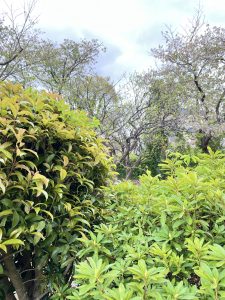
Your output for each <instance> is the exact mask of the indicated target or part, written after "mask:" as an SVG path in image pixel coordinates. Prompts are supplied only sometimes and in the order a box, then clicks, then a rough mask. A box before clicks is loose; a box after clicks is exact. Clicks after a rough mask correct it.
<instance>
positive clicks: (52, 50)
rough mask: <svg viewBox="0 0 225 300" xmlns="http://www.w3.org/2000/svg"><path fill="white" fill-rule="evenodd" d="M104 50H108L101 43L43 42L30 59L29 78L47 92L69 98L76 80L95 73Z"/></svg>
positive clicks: (31, 52)
mask: <svg viewBox="0 0 225 300" xmlns="http://www.w3.org/2000/svg"><path fill="white" fill-rule="evenodd" d="M101 51H104V47H103V46H102V44H101V43H100V42H99V41H98V40H91V41H87V40H82V41H80V42H75V41H73V40H69V39H64V41H63V42H62V43H56V42H52V41H50V40H39V41H38V42H37V43H36V44H35V45H34V47H33V48H31V49H30V51H28V53H27V56H26V59H27V61H28V65H30V68H29V69H28V75H29V76H30V77H32V78H33V79H34V84H36V85H37V84H38V85H39V86H41V87H42V88H44V89H46V90H48V91H51V92H53V93H58V94H59V95H63V94H65V95H66V94H67V95H68V91H69V90H70V89H73V83H74V80H75V79H77V78H78V80H79V79H80V78H81V77H83V76H85V75H87V74H89V73H90V72H91V69H92V67H93V64H94V63H95V62H96V58H97V56H98V55H99V53H100V52H101ZM31 83H32V82H31ZM68 96H69V95H68ZM67 100H69V99H67Z"/></svg>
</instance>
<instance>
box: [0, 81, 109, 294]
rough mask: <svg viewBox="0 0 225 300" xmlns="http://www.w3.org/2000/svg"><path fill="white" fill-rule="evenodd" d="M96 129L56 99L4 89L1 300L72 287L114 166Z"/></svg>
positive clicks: (0, 89)
mask: <svg viewBox="0 0 225 300" xmlns="http://www.w3.org/2000/svg"><path fill="white" fill-rule="evenodd" d="M95 126H96V123H95V122H94V121H92V120H91V119H89V118H88V117H87V115H86V113H85V112H81V111H71V110H70V109H69V107H68V106H67V105H65V104H64V102H63V101H62V100H60V97H59V96H54V95H51V94H47V93H46V92H37V91H34V90H31V89H27V90H23V89H22V88H21V86H19V85H13V84H11V83H1V84H0V167H1V168H0V260H1V268H0V272H1V274H0V292H2V295H3V296H2V297H3V298H7V297H8V298H10V297H11V299H15V297H14V296H13V292H14V291H15V292H16V293H17V296H18V298H19V299H20V300H28V299H29V300H30V299H35V300H36V299H41V298H42V296H41V295H45V294H47V295H50V294H51V289H52V288H53V286H54V285H55V284H59V285H60V284H65V283H70V282H71V272H72V269H73V266H74V263H75V260H76V253H77V251H78V249H79V239H78V238H79V237H80V235H81V232H82V231H84V230H87V228H89V227H90V226H91V225H92V226H93V224H94V223H96V222H97V221H98V218H99V208H100V207H101V205H102V204H101V193H100V189H99V188H100V187H101V186H102V185H104V184H106V182H107V180H108V178H109V177H110V173H111V160H110V159H108V155H107V150H106V148H105V147H104V146H103V144H102V142H101V140H100V139H99V138H97V137H96V134H95V132H94V130H93V129H94V127H95Z"/></svg>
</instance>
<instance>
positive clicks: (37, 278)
mask: <svg viewBox="0 0 225 300" xmlns="http://www.w3.org/2000/svg"><path fill="white" fill-rule="evenodd" d="M41 277H42V270H41V269H40V268H38V266H37V268H36V269H35V281H34V291H33V300H39V299H41V298H40V293H41V291H40V288H41Z"/></svg>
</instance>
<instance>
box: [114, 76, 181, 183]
mask: <svg viewBox="0 0 225 300" xmlns="http://www.w3.org/2000/svg"><path fill="white" fill-rule="evenodd" d="M168 78H169V77H168ZM172 91H173V86H172V85H171V80H169V79H167V81H164V78H162V75H161V74H159V73H157V72H155V71H151V72H150V71H149V72H147V73H143V74H134V75H133V76H131V77H130V78H129V80H128V81H127V82H126V84H125V85H124V86H123V88H121V92H120V96H119V101H118V102H117V105H116V107H115V110H114V113H113V114H111V115H110V121H111V122H110V124H112V125H111V126H110V129H109V131H108V137H109V146H110V148H111V152H112V154H113V155H114V156H115V157H116V160H115V161H116V163H117V165H118V166H119V168H120V170H124V171H125V177H126V178H127V179H128V178H130V176H131V175H132V172H133V171H134V170H135V169H136V168H137V167H138V166H139V165H140V164H141V163H142V162H143V160H144V159H145V157H144V156H145V150H146V145H147V144H149V143H150V142H151V140H152V139H153V136H154V135H155V134H157V133H159V132H160V133H163V132H164V134H165V135H168V132H169V131H171V130H172V129H175V128H176V130H178V126H177V123H179V122H178V121H177V113H176V112H177V102H176V98H173V94H172ZM174 97H175V96H174Z"/></svg>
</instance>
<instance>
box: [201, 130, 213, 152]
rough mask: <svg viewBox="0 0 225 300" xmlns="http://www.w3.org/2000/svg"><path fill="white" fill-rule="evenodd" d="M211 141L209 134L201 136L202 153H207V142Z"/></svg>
mask: <svg viewBox="0 0 225 300" xmlns="http://www.w3.org/2000/svg"><path fill="white" fill-rule="evenodd" d="M211 139H212V135H211V133H209V134H205V135H203V136H202V138H201V144H200V148H201V149H202V151H203V152H204V153H209V151H208V146H209V142H210V140H211Z"/></svg>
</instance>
